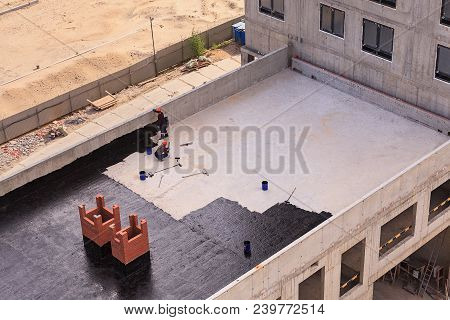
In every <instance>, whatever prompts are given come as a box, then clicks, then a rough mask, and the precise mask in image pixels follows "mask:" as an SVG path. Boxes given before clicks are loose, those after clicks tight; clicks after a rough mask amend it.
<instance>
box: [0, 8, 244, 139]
mask: <svg viewBox="0 0 450 320" xmlns="http://www.w3.org/2000/svg"><path fill="white" fill-rule="evenodd" d="M240 19H242V17H240V18H238V19H233V20H231V21H228V22H226V23H224V24H222V25H220V26H218V27H216V28H214V29H213V30H212V31H205V32H203V33H202V34H201V36H202V37H203V38H204V39H205V42H206V45H207V46H209V44H210V35H211V37H213V38H214V39H220V40H222V41H223V40H228V39H231V25H232V24H234V23H235V22H236V21H238V20H240ZM220 42H221V41H220ZM192 55H193V54H192V50H191V49H190V44H189V40H184V41H180V42H178V43H176V44H173V45H171V46H169V47H167V48H165V49H162V50H160V51H158V52H157V54H156V58H157V59H156V65H157V69H158V72H160V71H162V70H165V69H167V68H170V67H172V66H174V65H177V64H179V63H181V62H183V61H185V60H187V59H190V58H191V57H192ZM155 76H156V70H155V62H154V57H153V56H151V57H147V58H145V59H143V60H142V61H139V62H137V63H135V64H133V65H132V66H129V67H126V68H124V69H122V70H119V71H117V72H115V73H113V74H110V75H107V76H106V77H103V78H101V79H99V80H96V81H93V82H91V83H88V84H86V85H83V86H82V87H79V88H76V89H73V90H72V91H70V92H68V93H65V94H63V95H61V96H60V97H57V98H55V99H52V100H49V101H46V102H44V103H41V104H40V105H37V106H33V107H30V108H29V109H27V110H25V111H23V112H20V113H18V114H15V115H12V116H10V117H8V118H5V119H3V120H4V121H3V128H4V130H3V131H4V132H3V134H1V133H0V143H4V142H5V141H8V140H10V139H14V138H16V137H18V136H20V135H22V134H24V133H27V132H29V131H31V130H34V129H36V128H38V127H39V126H41V125H44V124H46V123H48V122H51V121H53V120H55V119H57V118H59V117H61V116H64V115H66V114H68V113H70V112H73V111H76V110H78V109H80V108H82V107H86V106H87V105H88V104H89V103H88V102H87V99H89V100H91V101H94V100H97V99H99V98H101V97H103V96H105V95H106V94H105V91H106V90H107V91H109V92H110V93H112V94H115V93H117V92H119V91H121V90H123V89H125V88H127V87H128V86H129V85H135V84H138V83H140V82H142V81H144V80H147V79H151V78H153V77H155ZM62 97H65V98H66V100H67V102H66V101H62V100H61V101H60V99H61V98H62ZM56 100H57V101H56ZM52 109H54V110H52ZM44 110H45V111H44ZM37 114H39V116H38V117H39V118H38V119H37V120H36V119H35V118H36V115H37ZM16 123H17V124H19V126H18V125H16ZM10 126H11V128H9V127H10Z"/></svg>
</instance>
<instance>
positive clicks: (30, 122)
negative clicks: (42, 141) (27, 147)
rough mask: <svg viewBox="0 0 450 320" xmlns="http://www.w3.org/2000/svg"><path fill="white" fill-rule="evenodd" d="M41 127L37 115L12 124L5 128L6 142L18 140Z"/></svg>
mask: <svg viewBox="0 0 450 320" xmlns="http://www.w3.org/2000/svg"><path fill="white" fill-rule="evenodd" d="M38 126H39V119H38V116H37V115H33V116H30V117H27V118H25V119H24V120H20V121H17V122H14V123H13V124H10V125H9V126H8V127H6V128H5V136H6V140H7V141H9V140H12V139H14V138H17V137H19V136H21V135H23V134H24V133H27V132H28V131H30V130H33V129H35V128H37V127H38Z"/></svg>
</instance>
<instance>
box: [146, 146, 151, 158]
mask: <svg viewBox="0 0 450 320" xmlns="http://www.w3.org/2000/svg"><path fill="white" fill-rule="evenodd" d="M145 151H147V155H149V156H150V155H151V154H152V153H153V152H152V147H147V148H145Z"/></svg>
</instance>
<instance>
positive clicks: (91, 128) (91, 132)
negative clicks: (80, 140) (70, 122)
mask: <svg viewBox="0 0 450 320" xmlns="http://www.w3.org/2000/svg"><path fill="white" fill-rule="evenodd" d="M105 131H106V128H105V127H102V126H101V125H99V124H97V123H95V122H88V123H86V124H85V125H84V126H82V127H80V128H78V129H77V130H75V131H74V132H76V133H78V134H80V135H82V136H84V137H86V138H93V137H95V136H97V135H100V134H101V133H103V132H105Z"/></svg>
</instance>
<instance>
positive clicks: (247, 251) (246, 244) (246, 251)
mask: <svg viewBox="0 0 450 320" xmlns="http://www.w3.org/2000/svg"><path fill="white" fill-rule="evenodd" d="M244 254H245V255H246V256H250V255H251V254H252V245H251V243H250V241H244Z"/></svg>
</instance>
